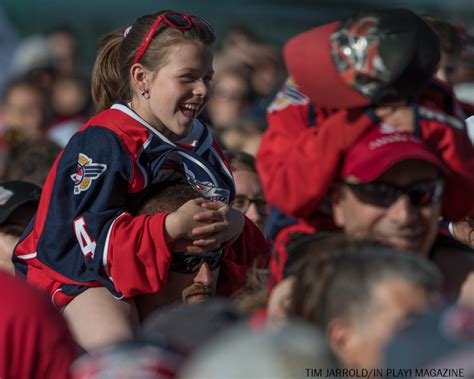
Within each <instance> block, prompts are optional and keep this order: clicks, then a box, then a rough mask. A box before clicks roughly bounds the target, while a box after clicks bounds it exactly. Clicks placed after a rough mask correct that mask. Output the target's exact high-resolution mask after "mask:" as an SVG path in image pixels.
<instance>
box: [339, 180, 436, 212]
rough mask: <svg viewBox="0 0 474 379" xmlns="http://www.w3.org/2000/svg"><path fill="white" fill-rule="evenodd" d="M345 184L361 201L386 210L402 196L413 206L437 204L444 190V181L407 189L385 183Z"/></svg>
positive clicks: (420, 183)
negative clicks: (405, 196)
mask: <svg viewBox="0 0 474 379" xmlns="http://www.w3.org/2000/svg"><path fill="white" fill-rule="evenodd" d="M343 183H344V184H345V185H346V186H348V187H349V188H350V189H351V190H352V192H353V193H354V194H355V195H356V197H357V198H358V199H359V200H360V201H362V202H364V203H368V204H373V205H377V206H379V207H384V208H387V207H390V206H391V205H392V204H393V203H394V202H395V201H397V199H398V198H399V197H400V196H402V195H407V196H408V198H409V199H410V203H411V204H412V205H413V206H426V205H431V204H435V203H437V202H438V201H440V200H441V196H442V195H443V189H444V181H443V180H442V179H435V180H429V181H423V182H418V183H414V184H412V185H409V186H406V187H398V186H394V185H392V184H388V183H383V182H371V183H361V184H354V183H347V182H343Z"/></svg>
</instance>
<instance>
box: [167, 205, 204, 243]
mask: <svg viewBox="0 0 474 379" xmlns="http://www.w3.org/2000/svg"><path fill="white" fill-rule="evenodd" d="M206 201H207V200H205V199H202V198H199V199H192V200H189V201H187V202H186V203H184V204H183V205H181V206H180V207H179V208H178V209H177V210H176V211H175V212H172V213H170V214H168V216H166V219H165V229H166V232H167V234H168V237H169V238H168V241H167V242H170V241H169V240H171V241H174V240H177V239H180V238H188V239H192V238H193V234H192V231H193V229H194V228H196V227H199V226H203V225H205V223H204V222H200V221H199V220H195V219H194V216H195V215H197V214H199V213H205V212H207V211H206V209H204V208H202V207H201V205H202V204H203V203H205V202H206Z"/></svg>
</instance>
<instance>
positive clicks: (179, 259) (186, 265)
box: [170, 253, 204, 273]
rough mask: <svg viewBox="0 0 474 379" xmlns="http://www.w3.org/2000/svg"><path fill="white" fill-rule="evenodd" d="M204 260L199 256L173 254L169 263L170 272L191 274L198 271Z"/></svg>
mask: <svg viewBox="0 0 474 379" xmlns="http://www.w3.org/2000/svg"><path fill="white" fill-rule="evenodd" d="M203 260H204V258H203V257H202V256H199V255H193V254H185V253H175V254H174V255H173V260H172V261H171V267H170V268H171V270H172V271H175V272H180V273H193V272H196V271H197V270H199V267H200V266H201V264H202V262H203Z"/></svg>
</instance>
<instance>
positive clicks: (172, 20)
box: [165, 13, 191, 29]
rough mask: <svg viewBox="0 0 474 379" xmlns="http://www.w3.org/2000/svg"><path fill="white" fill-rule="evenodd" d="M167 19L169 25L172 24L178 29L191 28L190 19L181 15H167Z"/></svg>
mask: <svg viewBox="0 0 474 379" xmlns="http://www.w3.org/2000/svg"><path fill="white" fill-rule="evenodd" d="M165 19H166V21H167V22H168V24H171V25H172V26H174V27H175V28H177V29H182V28H189V27H190V26H191V21H190V19H189V18H188V17H185V16H184V15H182V14H179V13H167V14H166V15H165Z"/></svg>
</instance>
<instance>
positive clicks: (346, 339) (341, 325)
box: [326, 318, 353, 367]
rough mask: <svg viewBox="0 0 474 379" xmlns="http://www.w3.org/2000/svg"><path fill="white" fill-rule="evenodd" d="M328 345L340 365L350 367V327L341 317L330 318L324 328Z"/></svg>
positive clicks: (351, 353)
mask: <svg viewBox="0 0 474 379" xmlns="http://www.w3.org/2000/svg"><path fill="white" fill-rule="evenodd" d="M326 333H327V338H328V343H329V346H330V347H331V349H332V351H333V352H334V354H336V356H337V358H338V359H339V361H340V362H341V364H342V366H345V367H351V363H352V356H353V351H352V349H351V346H352V345H351V342H352V339H351V338H352V328H351V326H350V325H348V324H347V323H346V322H345V321H343V320H341V319H338V318H336V319H334V320H331V321H330V322H329V324H328V327H327V329H326Z"/></svg>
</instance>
